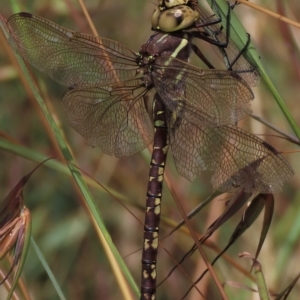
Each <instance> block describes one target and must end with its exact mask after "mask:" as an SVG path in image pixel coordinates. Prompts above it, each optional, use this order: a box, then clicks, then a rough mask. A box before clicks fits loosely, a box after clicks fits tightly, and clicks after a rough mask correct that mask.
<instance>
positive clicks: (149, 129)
mask: <svg viewBox="0 0 300 300" xmlns="http://www.w3.org/2000/svg"><path fill="white" fill-rule="evenodd" d="M138 86H140V88H138ZM145 93H146V91H145V88H144V87H141V85H140V82H139V81H138V80H129V81H126V82H123V83H122V84H115V85H110V86H101V87H91V88H86V89H80V90H78V89H76V88H75V89H69V90H68V91H67V92H66V94H65V95H64V97H63V100H62V102H63V106H64V108H65V112H66V114H67V119H68V122H69V124H70V125H71V126H72V127H73V128H74V129H75V130H76V131H77V132H79V133H80V134H81V135H82V136H83V137H85V138H86V139H87V140H88V142H89V143H90V144H91V145H92V146H99V147H100V148H101V149H102V151H103V152H104V153H106V154H109V155H115V156H117V157H121V156H126V155H131V154H134V153H136V152H139V151H141V150H143V149H144V148H145V147H147V146H148V145H149V144H150V143H151V141H152V140H153V125H152V123H151V119H150V117H149V115H148V113H147V111H146V108H145V104H144V96H145Z"/></svg>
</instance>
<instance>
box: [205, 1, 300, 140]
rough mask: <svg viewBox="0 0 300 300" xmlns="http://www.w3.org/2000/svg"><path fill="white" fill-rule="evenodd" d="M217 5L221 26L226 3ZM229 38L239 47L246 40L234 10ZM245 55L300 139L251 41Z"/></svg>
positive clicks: (296, 127)
mask: <svg viewBox="0 0 300 300" xmlns="http://www.w3.org/2000/svg"><path fill="white" fill-rule="evenodd" d="M208 2H209V5H210V6H211V7H212V9H213V8H214V7H213V1H212V0H209V1H208ZM215 2H216V3H217V5H218V7H219V12H220V14H221V17H222V24H223V26H226V16H227V12H228V3H227V1H225V0H215ZM230 39H231V40H232V41H233V42H234V43H235V44H236V46H237V47H238V48H239V49H242V48H243V46H244V45H245V43H246V42H247V34H246V30H245V29H244V27H243V25H242V24H241V22H240V21H239V19H238V18H237V16H236V15H235V13H234V11H231V18H230ZM246 57H247V58H248V59H249V60H250V61H251V63H252V62H253V63H254V64H255V65H256V66H257V69H258V71H259V73H260V75H261V77H262V78H263V79H264V81H265V83H266V85H267V87H268V89H269V90H270V92H271V94H272V95H273V97H274V98H275V101H276V102H277V104H278V106H279V107H280V109H281V111H282V112H283V114H284V115H285V117H286V119H287V121H288V122H289V124H290V126H291V127H292V129H293V131H294V132H295V134H296V136H297V137H298V139H299V140H300V128H299V126H298V125H297V123H296V121H295V120H294V118H293V116H292V115H291V113H290V111H289V109H288V107H287V106H286V104H285V102H284V101H283V99H282V98H281V96H280V94H279V93H278V91H277V90H276V88H275V86H274V85H273V83H272V81H271V79H270V77H269V76H268V74H267V72H266V70H265V69H264V67H263V65H262V64H261V61H260V58H259V55H258V53H257V51H256V49H255V47H254V46H253V44H252V43H250V45H249V48H248V50H247V53H246Z"/></svg>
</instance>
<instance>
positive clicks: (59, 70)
mask: <svg viewBox="0 0 300 300" xmlns="http://www.w3.org/2000/svg"><path fill="white" fill-rule="evenodd" d="M7 24H8V27H9V30H10V35H11V37H10V43H11V44H12V46H13V47H14V48H15V49H16V51H17V52H18V53H19V54H20V55H21V56H22V57H23V58H24V59H25V60H26V61H28V62H29V63H30V64H32V65H33V66H35V67H36V68H37V69H39V70H40V71H42V72H45V73H47V74H48V75H49V76H50V77H51V78H52V79H54V80H55V81H57V82H59V83H60V84H63V85H66V86H82V87H87V86H97V85H102V84H111V83H115V82H118V81H121V80H123V79H128V78H132V77H133V76H134V75H135V74H136V69H137V65H136V63H135V56H136V55H135V53H134V52H132V51H131V50H129V49H128V48H126V47H124V46H122V45H121V44H119V43H117V42H115V41H112V40H108V39H103V38H99V37H94V36H90V35H86V34H81V33H77V32H74V31H71V30H67V29H65V28H63V27H60V26H59V25H57V24H55V23H52V22H50V21H48V20H46V19H43V18H41V17H37V16H33V15H32V14H29V13H19V14H15V15H13V16H11V17H10V18H9V19H8V21H7Z"/></svg>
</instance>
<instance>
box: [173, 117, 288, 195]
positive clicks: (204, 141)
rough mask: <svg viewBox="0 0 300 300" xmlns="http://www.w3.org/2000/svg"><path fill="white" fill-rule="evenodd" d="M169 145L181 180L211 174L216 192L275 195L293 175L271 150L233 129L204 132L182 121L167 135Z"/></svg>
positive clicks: (254, 138) (224, 128) (223, 127)
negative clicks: (237, 190)
mask: <svg viewBox="0 0 300 300" xmlns="http://www.w3.org/2000/svg"><path fill="white" fill-rule="evenodd" d="M170 144H171V149H172V153H173V156H174V160H175V164H176V167H177V170H178V172H179V173H180V174H181V175H182V176H184V177H186V178H187V179H189V180H193V179H194V178H195V177H196V176H197V175H198V174H200V173H201V172H203V171H205V170H209V171H212V172H213V173H214V175H213V177H212V180H211V181H212V185H213V187H214V188H215V189H218V190H222V191H228V190H230V189H232V188H233V187H237V186H242V187H244V188H245V191H246V192H253V191H258V192H260V193H275V192H277V191H279V190H280V189H281V187H282V185H283V182H284V181H286V180H287V179H288V178H289V177H291V176H292V175H293V170H292V169H291V167H290V165H289V164H288V162H287V161H286V160H285V159H284V158H283V157H282V156H281V155H280V154H279V153H278V152H277V151H276V150H275V149H274V148H272V147H271V146H270V145H268V144H267V143H265V142H264V141H263V140H261V139H259V138H258V137H256V136H255V135H253V134H250V133H247V132H246V131H243V130H242V129H240V128H238V127H236V126H234V125H232V126H222V127H215V128H204V129H203V128H200V127H198V126H195V125H194V124H192V123H189V122H188V121H187V120H181V122H180V124H179V123H178V126H177V128H176V129H175V130H174V129H173V130H171V131H170Z"/></svg>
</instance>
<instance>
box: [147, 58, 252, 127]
mask: <svg viewBox="0 0 300 300" xmlns="http://www.w3.org/2000/svg"><path fill="white" fill-rule="evenodd" d="M152 74H153V81H154V85H155V88H156V90H157V92H158V94H159V95H160V97H161V98H162V99H163V101H164V103H165V105H166V106H167V108H168V109H170V110H171V111H172V112H175V113H176V115H177V116H178V117H180V118H184V119H188V120H189V121H190V122H192V123H193V124H195V125H198V126H209V127H212V126H217V125H224V124H231V123H234V122H237V121H238V120H240V119H241V118H243V117H244V116H245V114H246V113H249V111H250V110H249V102H250V100H252V99H253V98H254V96H253V93H252V91H251V88H250V87H249V86H248V84H247V83H246V82H245V81H244V80H243V79H241V78H240V77H239V76H238V75H236V74H235V73H233V72H229V71H222V70H204V69H200V68H197V67H194V66H192V65H190V64H187V63H185V62H183V61H180V60H178V59H176V58H172V57H168V58H165V57H158V58H156V60H155V65H154V66H153V71H152Z"/></svg>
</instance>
